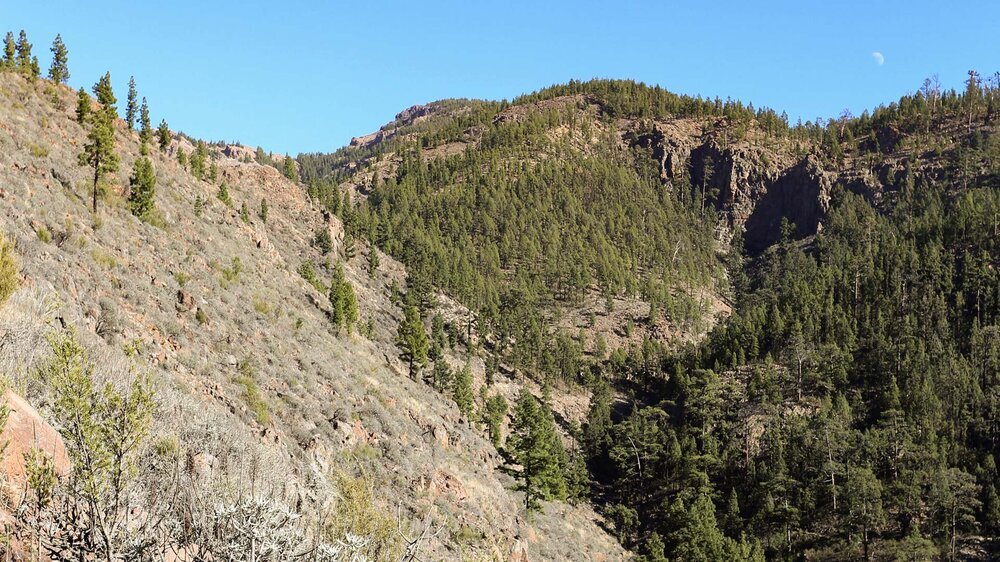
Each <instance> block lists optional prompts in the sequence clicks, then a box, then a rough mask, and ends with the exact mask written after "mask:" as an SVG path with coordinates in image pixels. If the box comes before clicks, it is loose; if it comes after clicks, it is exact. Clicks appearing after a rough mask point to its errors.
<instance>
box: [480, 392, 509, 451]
mask: <svg viewBox="0 0 1000 562" xmlns="http://www.w3.org/2000/svg"><path fill="white" fill-rule="evenodd" d="M481 389H482V387H481ZM483 410H484V411H483V416H482V417H483V421H484V422H485V423H486V432H487V434H488V435H489V436H490V441H491V442H492V443H493V446H494V447H497V448H499V447H500V439H501V434H500V430H501V428H502V426H503V420H504V418H505V417H507V410H508V406H507V400H505V399H504V397H503V396H501V395H500V394H494V395H493V396H490V397H489V398H487V399H486V400H485V401H484V402H483Z"/></svg>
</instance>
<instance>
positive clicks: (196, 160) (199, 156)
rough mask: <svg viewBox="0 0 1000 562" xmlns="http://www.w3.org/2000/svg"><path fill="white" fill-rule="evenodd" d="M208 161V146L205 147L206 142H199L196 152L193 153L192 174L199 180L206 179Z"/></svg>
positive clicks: (191, 160)
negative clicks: (206, 163)
mask: <svg viewBox="0 0 1000 562" xmlns="http://www.w3.org/2000/svg"><path fill="white" fill-rule="evenodd" d="M207 160H208V146H207V145H205V141H202V140H200V141H198V143H197V144H196V145H195V149H194V152H193V153H191V158H190V162H191V174H192V175H193V176H194V177H196V178H198V179H204V177H205V162H206V161H207Z"/></svg>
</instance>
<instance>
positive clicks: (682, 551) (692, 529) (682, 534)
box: [671, 490, 732, 562]
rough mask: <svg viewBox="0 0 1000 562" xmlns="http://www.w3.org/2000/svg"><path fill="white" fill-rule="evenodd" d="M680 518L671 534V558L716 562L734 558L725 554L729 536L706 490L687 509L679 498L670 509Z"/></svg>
mask: <svg viewBox="0 0 1000 562" xmlns="http://www.w3.org/2000/svg"><path fill="white" fill-rule="evenodd" d="M671 511H672V512H673V514H674V517H675V518H676V519H678V520H679V521H680V524H679V525H678V527H677V529H676V530H675V531H674V532H673V533H671V539H672V540H673V542H674V544H675V547H674V549H673V554H672V557H673V558H676V559H677V560H683V561H685V562H714V561H715V560H731V559H732V558H730V557H729V556H727V555H726V537H725V536H724V535H723V534H722V532H721V531H720V530H719V527H718V525H717V524H716V521H715V505H714V504H712V499H711V497H709V494H708V492H707V491H704V490H703V491H702V492H700V493H699V494H698V496H697V497H696V498H695V499H694V501H693V502H692V503H691V507H690V509H684V505H683V503H682V502H681V500H680V499H678V500H677V503H676V504H675V505H674V507H673V508H672V510H671Z"/></svg>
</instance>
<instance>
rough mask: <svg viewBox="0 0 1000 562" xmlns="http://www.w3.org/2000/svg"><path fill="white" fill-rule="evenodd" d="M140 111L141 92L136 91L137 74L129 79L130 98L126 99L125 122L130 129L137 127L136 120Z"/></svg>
mask: <svg viewBox="0 0 1000 562" xmlns="http://www.w3.org/2000/svg"><path fill="white" fill-rule="evenodd" d="M138 111H139V94H138V93H137V92H136V91H135V76H130V77H129V79H128V98H127V99H126V100H125V124H126V125H128V128H129V129H133V128H135V120H136V117H138Z"/></svg>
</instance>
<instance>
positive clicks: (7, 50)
mask: <svg viewBox="0 0 1000 562" xmlns="http://www.w3.org/2000/svg"><path fill="white" fill-rule="evenodd" d="M16 56H17V45H16V44H15V43H14V34H13V33H12V32H10V31H8V32H7V36H6V37H5V38H4V45H3V67H4V68H5V69H6V70H14V69H15V68H16V67H17V59H16V58H15V57H16Z"/></svg>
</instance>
